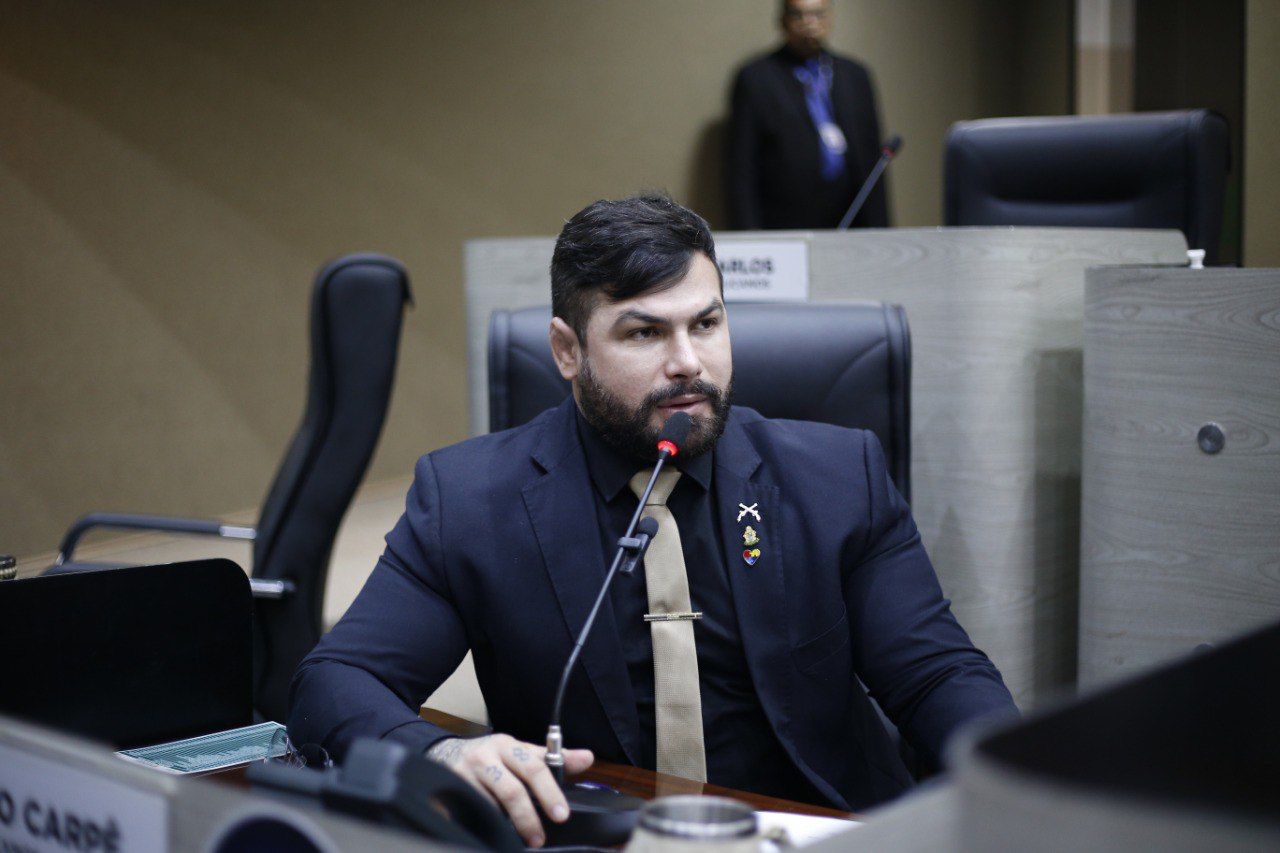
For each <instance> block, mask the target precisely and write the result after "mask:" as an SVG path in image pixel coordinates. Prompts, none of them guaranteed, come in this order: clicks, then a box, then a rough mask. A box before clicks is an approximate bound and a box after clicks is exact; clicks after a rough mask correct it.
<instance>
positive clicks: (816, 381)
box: [489, 302, 924, 778]
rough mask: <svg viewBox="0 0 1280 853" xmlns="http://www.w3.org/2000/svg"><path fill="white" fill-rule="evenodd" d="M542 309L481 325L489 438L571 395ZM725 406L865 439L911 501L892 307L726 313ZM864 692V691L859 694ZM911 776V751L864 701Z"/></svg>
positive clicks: (770, 307) (905, 357) (907, 407)
mask: <svg viewBox="0 0 1280 853" xmlns="http://www.w3.org/2000/svg"><path fill="white" fill-rule="evenodd" d="M550 324H551V309H550V308H549V307H539V308H525V309H522V310H519V311H494V312H493V315H492V316H491V317H490V318H489V431H490V432H497V431H499V430H504V429H508V428H510V427H514V426H519V425H520V424H523V423H527V422H528V421H530V420H532V419H533V418H534V417H536V416H537V415H538V414H540V413H541V412H543V411H545V410H547V409H549V408H551V407H552V406H554V405H556V404H557V403H559V402H560V401H561V400H563V399H564V398H565V397H566V396H568V394H569V392H570V387H569V383H568V382H566V381H564V380H563V379H562V378H561V377H560V372H559V371H558V370H557V369H556V365H555V360H554V359H553V358H552V356H551V343H550V340H549V338H548V328H549V327H550ZM729 329H730V332H731V337H732V339H733V402H734V403H736V404H738V405H742V406H749V407H750V408H753V409H755V410H756V411H758V412H760V414H762V415H764V416H765V417H769V418H789V419H794V420H805V421H818V422H821V423H829V424H835V425H837V426H845V427H855V428H858V429H869V430H871V431H872V432H874V433H875V434H876V437H877V438H879V439H880V444H881V445H882V446H883V447H884V452H885V459H886V462H887V463H888V466H889V473H890V475H891V476H892V477H893V482H894V485H896V486H897V487H898V490H899V491H900V492H901V493H902V495H903V497H904V498H906V499H907V500H908V501H910V500H911V333H910V330H909V328H908V326H907V315H906V312H905V311H903V310H902V306H900V305H885V304H882V303H879V302H861V303H858V302H852V303H838V304H822V303H814V302H787V303H750V302H735V303H731V304H730V305H729ZM864 689H865V688H864ZM872 705H874V706H875V708H876V710H877V712H879V715H880V719H881V722H882V723H883V724H884V726H885V729H886V730H887V731H888V732H889V735H890V737H892V738H893V739H894V741H895V742H896V743H897V744H898V746H899V750H900V751H901V754H902V760H903V763H904V765H905V766H906V767H907V769H908V770H910V771H911V773H912V774H913V775H915V776H916V777H917V778H920V777H922V776H923V775H924V772H923V770H922V768H921V766H920V762H919V761H918V760H917V759H916V756H915V754H914V752H913V751H912V749H911V747H910V745H909V744H907V743H906V742H905V740H903V739H902V738H901V737H900V736H899V734H898V730H897V729H896V728H895V727H894V725H893V724H892V723H891V722H890V721H889V719H888V717H886V716H885V714H884V713H883V711H881V710H880V707H879V705H876V703H875V700H872Z"/></svg>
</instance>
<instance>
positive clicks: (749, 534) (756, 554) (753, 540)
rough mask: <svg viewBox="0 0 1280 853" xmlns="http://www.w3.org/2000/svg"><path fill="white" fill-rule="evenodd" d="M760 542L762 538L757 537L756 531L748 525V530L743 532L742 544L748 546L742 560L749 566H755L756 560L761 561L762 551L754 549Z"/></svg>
mask: <svg viewBox="0 0 1280 853" xmlns="http://www.w3.org/2000/svg"><path fill="white" fill-rule="evenodd" d="M759 542H760V537H759V536H757V535H756V529H755V528H754V527H752V526H751V525H750V524H748V525H747V529H746V530H744V531H742V544H743V545H746V546H747V547H746V548H745V549H744V550H743V552H742V559H743V560H745V561H746V564H747V565H748V566H754V565H755V564H756V560H758V559H760V549H759V548H753V547H752V546H753V545H757V544H759Z"/></svg>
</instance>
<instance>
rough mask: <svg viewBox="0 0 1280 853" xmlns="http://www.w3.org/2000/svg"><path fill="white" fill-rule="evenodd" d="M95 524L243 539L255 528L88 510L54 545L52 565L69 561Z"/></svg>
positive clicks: (254, 535)
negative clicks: (56, 553) (55, 556)
mask: <svg viewBox="0 0 1280 853" xmlns="http://www.w3.org/2000/svg"><path fill="white" fill-rule="evenodd" d="M95 527H114V528H117V529H123V530H157V531H160V532H163V533H194V534H198V535H201V536H219V537H221V538H223V539H246V540H249V541H253V540H254V539H255V538H257V535H258V531H257V530H255V529H254V528H252V527H245V526H244V525H238V524H227V523H225V522H222V521H210V520H207V519H203V518H175V517H173V516H167V515H131V514H129V513H120V512H91V513H89V514H88V515H85V516H82V517H81V518H80V519H79V520H77V521H76V523H75V524H73V525H71V527H70V529H68V530H67V533H66V535H65V536H63V537H62V544H61V545H60V546H58V558H57V560H55V561H54V565H55V566H61V565H62V564H63V563H66V562H70V560H71V555H72V552H74V551H75V549H76V545H77V544H78V543H79V542H80V537H82V536H84V534H86V533H88V532H89V531H90V530H92V529H93V528H95Z"/></svg>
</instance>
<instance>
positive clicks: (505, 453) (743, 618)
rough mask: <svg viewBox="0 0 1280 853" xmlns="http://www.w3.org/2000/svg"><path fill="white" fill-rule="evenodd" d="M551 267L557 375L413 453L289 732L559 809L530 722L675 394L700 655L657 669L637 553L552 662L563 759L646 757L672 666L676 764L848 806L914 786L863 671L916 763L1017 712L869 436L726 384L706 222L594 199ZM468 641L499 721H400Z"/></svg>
mask: <svg viewBox="0 0 1280 853" xmlns="http://www.w3.org/2000/svg"><path fill="white" fill-rule="evenodd" d="M551 279H552V307H553V313H554V319H553V320H552V325H551V330H550V337H551V347H552V351H553V354H554V356H555V359H556V363H557V366H558V367H559V370H560V372H561V374H562V375H563V376H564V377H565V378H566V379H568V380H570V381H571V382H572V385H573V396H572V397H571V398H569V399H566V401H565V402H564V403H563V404H562V405H560V406H558V407H556V408H554V409H551V410H550V411H547V412H545V413H543V414H542V415H540V416H539V417H537V418H536V419H534V420H533V421H532V422H530V423H528V424H526V425H524V426H522V427H518V428H516V429H511V430H507V431H505V432H501V433H496V434H493V435H486V436H481V437H478V438H474V439H471V440H469V441H465V442H462V443H461V444H457V445H454V446H452V447H447V448H445V449H443V450H438V451H435V452H433V453H429V454H427V455H426V456H424V457H422V459H420V460H419V462H418V465H417V470H416V474H415V479H414V484H413V486H412V488H411V489H410V491H409V494H408V499H407V505H406V507H405V512H404V515H403V516H402V517H401V519H400V521H399V522H398V523H397V524H396V526H395V528H394V529H393V530H392V531H391V532H390V534H388V536H387V547H386V551H385V553H384V554H383V556H382V558H381V560H379V562H378V565H377V566H376V567H375V568H374V571H373V574H372V575H371V576H370V578H369V581H368V583H367V584H366V585H365V587H364V589H363V590H362V591H361V593H360V595H359V597H358V598H357V599H356V601H355V603H354V604H352V606H351V608H350V610H348V611H347V613H346V615H345V616H344V617H343V618H342V621H341V622H339V623H338V625H337V626H336V627H335V628H334V629H333V631H332V632H330V633H329V634H328V635H327V636H326V637H325V638H324V639H322V640H321V641H320V644H319V645H318V646H317V647H316V648H315V650H314V651H313V652H312V653H311V654H310V655H309V656H308V657H307V659H306V660H305V661H303V663H302V665H301V666H300V667H299V669H298V673H297V675H296V677H295V679H294V685H293V708H292V712H291V715H290V720H289V729H290V732H291V735H292V737H293V739H294V741H295V742H300V743H302V742H317V743H321V744H323V745H324V746H326V747H327V748H328V749H329V750H330V751H331V752H334V753H337V754H339V755H340V754H341V753H342V752H343V750H344V749H345V747H346V745H347V744H348V743H349V742H350V741H351V739H352V738H354V737H358V736H375V737H383V738H389V739H392V740H396V741H400V742H402V743H405V744H408V745H410V746H411V747H412V748H414V749H418V750H423V751H426V753H427V754H428V755H429V756H431V757H433V758H436V759H438V760H441V761H443V762H445V763H447V764H449V765H450V766H451V767H453V769H455V770H457V771H458V772H459V773H460V774H462V775H463V776H464V777H465V778H467V779H468V780H469V781H471V782H472V783H473V784H475V785H476V786H477V787H479V788H480V789H481V790H484V791H486V792H487V793H489V794H490V795H491V796H493V797H494V798H495V799H496V800H498V801H499V802H501V803H502V805H503V806H504V807H505V808H506V809H507V811H508V813H509V814H510V816H511V818H512V820H513V822H514V823H515V825H516V827H517V829H518V830H519V831H520V832H521V834H522V835H523V836H524V838H525V839H526V841H528V842H529V843H530V844H532V845H535V846H536V845H538V844H540V843H541V842H542V840H543V837H544V836H543V831H542V828H541V825H540V824H539V822H538V818H537V816H536V814H535V812H534V810H533V806H532V801H531V799H530V794H531V793H532V796H533V797H535V798H537V799H538V800H539V801H540V802H541V805H542V807H543V810H544V812H545V813H546V814H547V815H549V816H551V818H552V819H553V820H562V819H563V816H564V815H565V814H566V812H565V811H564V809H565V801H564V798H563V796H562V795H561V793H560V791H559V790H558V788H557V787H556V786H555V784H554V783H553V781H552V779H551V776H550V774H549V773H548V771H547V769H546V768H545V767H544V766H543V762H542V760H541V759H542V755H543V749H542V747H540V746H536V745H534V744H536V743H537V742H539V741H540V740H541V739H542V737H543V733H544V732H545V727H546V725H547V722H548V718H549V716H550V712H551V704H552V700H553V693H554V691H555V688H556V684H557V682H558V680H559V675H560V671H561V669H562V667H563V666H564V663H565V661H566V659H567V658H568V655H569V651H570V649H571V647H572V645H573V642H574V639H575V637H576V636H577V634H578V632H579V630H580V629H581V627H582V625H583V622H584V620H585V618H586V616H587V613H588V611H589V609H590V607H591V605H592V603H593V600H594V598H595V596H596V594H597V593H598V591H599V588H600V585H601V582H602V580H603V578H604V574H605V571H606V568H607V560H608V557H610V556H611V555H612V551H613V547H614V543H615V542H616V540H617V537H618V536H619V535H620V534H621V533H622V532H623V530H624V528H625V526H626V523H627V519H628V518H629V516H630V515H631V513H632V512H634V510H635V508H636V503H637V499H636V495H635V493H633V489H634V488H635V487H634V486H632V485H631V481H632V480H633V479H634V478H635V477H636V475H637V474H638V473H639V472H642V471H647V470H648V469H649V468H651V467H652V464H653V461H654V459H655V457H656V455H657V454H656V450H655V443H656V437H657V435H658V432H659V430H660V428H661V426H662V424H663V423H664V422H665V420H666V419H667V418H668V417H670V415H671V414H673V413H674V412H687V413H688V414H689V415H690V416H691V418H692V421H693V428H692V430H691V432H690V435H689V438H688V440H687V441H686V442H685V447H684V448H682V451H681V452H680V454H679V455H678V456H677V457H676V458H675V460H674V461H675V464H676V466H678V469H677V470H678V474H679V476H678V478H676V480H675V485H674V487H673V488H669V492H670V494H669V497H667V498H665V507H666V509H667V510H668V511H669V515H670V519H671V523H672V524H674V525H675V528H660V530H659V533H658V537H657V538H656V539H655V547H656V543H657V541H658V540H659V539H661V538H662V537H663V536H667V537H669V538H668V539H667V551H666V552H665V553H666V554H667V555H668V556H667V557H666V558H664V559H665V560H666V562H664V563H663V566H667V565H668V564H669V563H671V562H676V563H678V562H679V561H680V560H681V559H682V560H683V566H682V567H681V569H680V577H681V578H682V579H684V578H687V593H686V596H687V598H688V599H689V600H690V602H691V611H690V612H692V611H696V612H698V613H699V618H698V619H696V621H692V622H691V623H689V622H686V624H691V626H692V628H691V630H692V634H691V635H686V636H691V638H692V641H693V642H692V643H691V644H690V646H689V648H690V649H692V648H694V647H695V646H696V655H694V656H691V657H688V658H685V659H682V660H679V661H678V662H677V663H675V664H672V663H671V659H670V658H669V657H667V656H668V655H669V653H668V652H667V651H666V649H667V648H668V647H667V646H665V645H663V646H662V650H663V651H662V655H663V656H664V660H666V661H667V663H666V665H667V666H674V667H675V669H674V672H675V675H674V676H671V675H670V673H671V672H672V671H673V670H665V671H664V675H663V678H662V679H659V683H658V685H657V689H655V678H654V667H655V663H656V662H657V660H658V658H659V653H658V651H659V643H658V642H655V638H657V637H659V635H658V634H657V633H651V632H653V631H655V626H654V625H651V624H650V622H651V621H652V619H646V616H650V617H652V614H650V613H649V611H650V609H651V608H652V602H651V601H650V600H648V599H647V598H646V596H647V591H646V575H647V576H648V577H649V578H650V579H651V581H652V583H653V584H654V585H655V586H657V585H658V584H659V583H665V581H659V580H658V578H659V577H660V575H661V574H662V573H663V572H666V571H667V569H666V568H662V570H661V572H659V568H660V567H659V566H658V564H657V563H656V562H655V560H656V558H655V556H654V551H653V550H651V551H650V554H649V557H648V558H647V563H648V565H646V566H644V567H642V569H641V570H638V571H637V572H636V573H635V574H634V575H631V576H624V577H619V578H617V579H616V581H615V583H614V585H613V587H611V589H610V595H609V598H608V599H607V600H606V606H605V607H604V608H603V610H602V613H601V616H600V618H599V620H598V621H597V623H596V625H595V628H594V630H593V633H592V636H591V638H590V640H589V641H588V643H587V644H586V646H585V648H584V651H583V655H582V665H581V666H579V667H578V669H577V671H576V672H575V674H574V676H573V678H572V679H571V680H570V682H569V686H568V693H567V697H566V701H565V713H564V719H563V730H564V732H565V736H566V740H567V742H568V745H569V746H575V747H589V748H590V751H587V750H586V749H570V750H567V751H566V752H567V765H568V769H569V771H570V772H575V771H580V770H582V769H585V767H586V766H587V765H589V764H590V763H591V761H592V760H593V755H599V756H601V757H603V758H605V759H608V760H610V761H615V762H623V763H629V764H635V765H638V766H644V767H650V768H653V767H655V766H656V767H659V768H660V769H661V764H662V762H663V761H664V760H666V759H661V758H660V756H662V755H663V752H664V747H669V746H671V743H670V742H669V741H671V740H672V739H674V736H673V735H671V734H670V732H672V731H673V729H672V728H670V727H669V726H670V725H671V716H670V715H671V710H670V709H671V707H672V706H671V698H670V697H671V693H670V691H671V689H672V688H671V683H672V680H671V679H672V678H674V679H675V681H677V682H681V683H682V684H683V685H684V686H685V687H689V686H690V685H692V691H693V694H694V697H693V698H694V707H696V708H699V713H700V717H701V720H700V723H701V725H696V724H695V725H692V726H690V725H686V726H685V727H684V728H683V729H678V730H677V731H678V734H679V737H680V738H681V739H682V744H681V749H682V750H684V754H685V755H686V756H687V753H688V752H689V750H688V749H686V747H690V746H691V748H692V751H694V752H696V757H697V760H698V763H699V766H698V767H697V769H695V770H693V771H689V775H690V777H691V778H703V779H705V780H706V781H709V782H711V783H715V784H721V785H727V786H730V787H735V788H739V789H746V790H753V791H759V792H762V793H767V794H772V795H776V796H782V797H787V798H791V799H800V800H807V801H811V802H821V803H827V804H830V805H833V806H836V807H839V808H846V809H853V808H865V807H867V806H870V805H872V804H874V803H877V802H880V801H883V800H886V799H888V798H890V797H892V796H894V795H895V794H897V793H899V792H901V791H902V790H903V789H904V788H906V787H907V786H908V785H909V784H910V783H911V779H910V776H909V774H908V773H907V772H906V770H905V769H904V767H903V765H902V763H901V761H900V760H899V758H898V755H897V752H896V750H895V748H894V745H893V744H892V742H891V741H890V738H889V737H888V735H887V733H886V731H885V728H884V726H883V725H882V723H881V722H880V720H879V718H878V717H877V715H876V712H875V709H874V708H873V706H872V704H871V701H870V699H869V698H868V694H867V691H866V690H864V688H863V686H862V685H863V684H865V685H866V688H867V689H868V690H869V691H870V694H871V696H874V697H875V699H876V701H877V702H878V703H879V705H880V707H881V708H883V709H884V711H885V713H886V714H887V715H888V716H889V717H890V718H891V719H892V720H893V721H894V723H896V724H897V727H898V728H899V729H900V730H901V731H902V733H903V734H904V735H905V737H906V738H907V740H908V741H909V742H910V743H911V744H912V745H913V746H914V747H915V748H916V750H917V751H918V752H919V753H921V754H922V755H923V757H924V758H925V759H926V760H927V761H930V762H935V763H936V761H937V760H938V756H939V753H940V752H941V750H942V748H943V745H944V744H945V742H946V740H947V738H948V736H949V735H950V734H951V733H952V732H954V731H955V729H956V728H957V727H958V726H960V725H961V724H963V723H965V722H967V721H969V720H972V719H974V718H977V717H980V716H984V715H987V714H991V713H1008V712H1011V711H1013V710H1014V707H1013V701H1012V699H1011V698H1010V695H1009V692H1008V690H1006V688H1005V686H1004V683H1003V682H1002V680H1001V678H1000V675H999V673H998V672H997V671H996V668H995V667H994V666H993V665H992V663H991V661H990V660H988V659H987V657H986V656H985V655H983V654H982V652H980V651H978V650H977V649H976V648H974V646H973V644H972V643H971V642H970V640H969V638H968V636H967V635H966V634H965V632H964V630H963V629H961V627H960V625H959V624H957V622H956V620H955V618H954V617H953V616H952V614H951V611H950V607H949V604H948V602H947V600H946V599H945V598H944V597H943V595H942V590H941V589H940V588H939V586H938V581H937V579H936V577H935V575H934V572H933V568H932V566H931V565H930V563H929V558H928V556H927V555H926V554H925V551H924V548H923V546H922V545H921V542H920V536H919V534H918V533H917V531H916V527H915V524H914V522H913V521H912V518H911V512H910V510H909V508H908V507H907V505H906V503H905V502H904V501H903V499H902V497H901V496H900V495H899V493H898V491H897V490H896V489H895V488H894V486H893V483H892V482H891V481H890V478H889V475H888V473H887V471H886V467H885V459H884V455H883V452H882V450H881V448H880V445H879V443H878V442H877V441H876V438H875V436H874V435H873V434H872V433H870V432H864V431H860V430H850V429H843V428H839V427H834V426H828V425H823V424H815V423H803V422H798V421H775V420H768V419H765V418H763V417H761V416H760V415H759V414H757V413H756V412H754V411H751V410H749V409H742V408H738V407H733V406H730V405H729V402H728V400H729V393H730V388H731V382H732V372H733V371H732V360H731V354H730V344H729V319H730V316H731V312H729V311H727V310H726V308H725V305H724V303H723V301H722V292H721V291H722V287H721V279H720V274H719V270H718V267H717V266H716V263H715V247H714V244H713V242H712V238H711V232H710V230H709V228H708V227H707V224H706V222H705V221H703V220H702V218H701V217H699V216H698V215H697V214H695V213H693V212H691V211H689V210H686V209H685V208H683V207H681V206H679V205H678V204H676V203H674V202H672V201H671V200H670V199H667V198H664V197H656V196H655V197H638V198H629V199H623V200H621V201H612V202H609V201H600V202H596V203H595V204H592V205H590V206H588V207H587V208H585V209H584V210H582V211H581V212H579V213H578V214H577V215H576V216H575V217H574V218H573V219H571V220H570V221H569V222H568V224H566V225H565V228H564V230H563V231H562V232H561V234H560V237H559V239H558V240H557V242H556V249H555V254H554V257H553V260H552V264H551ZM629 486H630V487H629ZM668 530H670V531H671V532H667V531H668ZM677 536H678V543H679V547H678V548H677V549H675V553H674V556H672V551H671V544H672V543H674V542H675V541H676V537H677ZM682 582H683V581H682ZM660 621H663V622H665V621H667V620H660ZM662 636H669V635H662ZM663 642H664V643H665V642H666V641H665V640H664V641H663ZM468 649H470V650H471V651H472V653H473V655H474V659H475V666H476V673H477V676H478V678H479V682H480V688H481V690H482V691H483V693H484V697H485V702H486V704H487V706H488V708H489V713H490V717H491V720H492V722H493V726H494V729H495V730H496V731H498V732H500V733H502V734H499V735H491V736H488V737H484V738H477V739H470V740H463V739H459V738H455V737H452V736H451V735H450V734H449V733H448V732H446V731H444V730H442V729H439V728H437V727H435V726H433V725H431V724H429V723H427V722H425V721H423V720H421V719H419V717H418V707H419V704H420V703H421V702H422V701H423V699H424V698H425V697H427V696H428V695H430V694H431V692H432V691H434V690H435V689H436V687H437V686H438V685H439V684H440V683H441V682H443V681H444V680H445V678H447V677H448V676H449V674H450V673H451V672H453V670H454V669H455V668H456V667H457V665H458V663H459V662H460V661H461V660H462V658H463V656H464V655H465V654H466V652H467V650H468ZM682 679H684V680H683V681H681V680H682ZM690 679H692V680H690ZM664 720H666V723H664ZM688 722H689V721H688V720H686V721H685V723H688ZM664 725H667V726H668V728H666V729H664V728H663V727H664ZM663 732H666V734H663ZM669 766H670V765H669ZM679 772H686V771H679Z"/></svg>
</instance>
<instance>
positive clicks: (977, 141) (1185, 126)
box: [944, 110, 1230, 262]
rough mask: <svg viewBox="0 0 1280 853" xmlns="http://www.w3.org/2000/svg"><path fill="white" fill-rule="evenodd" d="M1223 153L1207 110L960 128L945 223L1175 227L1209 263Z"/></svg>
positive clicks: (950, 157) (1214, 246)
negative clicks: (1203, 251) (1203, 254)
mask: <svg viewBox="0 0 1280 853" xmlns="http://www.w3.org/2000/svg"><path fill="white" fill-rule="evenodd" d="M1229 157H1230V149H1229V139H1228V129H1227V122H1226V120H1225V119H1224V118H1223V117H1222V116H1221V115H1218V114H1217V113H1214V112H1210V111H1209V110H1188V111H1184V112H1169V113H1132V114H1128V115H1107V116H1062V117H1056V116H1055V117H1046V118H999V119H985V120H982V121H966V122H959V123H957V124H954V125H952V126H951V131H950V132H949V133H948V134H947V143H946V165H945V177H944V182H945V185H946V204H945V207H946V211H945V219H946V224H947V225H1059V226H1074V227H1091V228H1178V229H1180V230H1181V231H1182V233H1183V234H1185V235H1186V237H1187V245H1189V246H1190V247H1191V248H1193V249H1197V248H1198V249H1204V250H1205V253H1206V258H1207V260H1209V261H1210V262H1212V261H1214V260H1216V259H1217V255H1218V243H1219V237H1220V235H1221V231H1222V209H1223V193H1224V191H1225V187H1226V177H1227V170H1228V167H1229Z"/></svg>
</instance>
